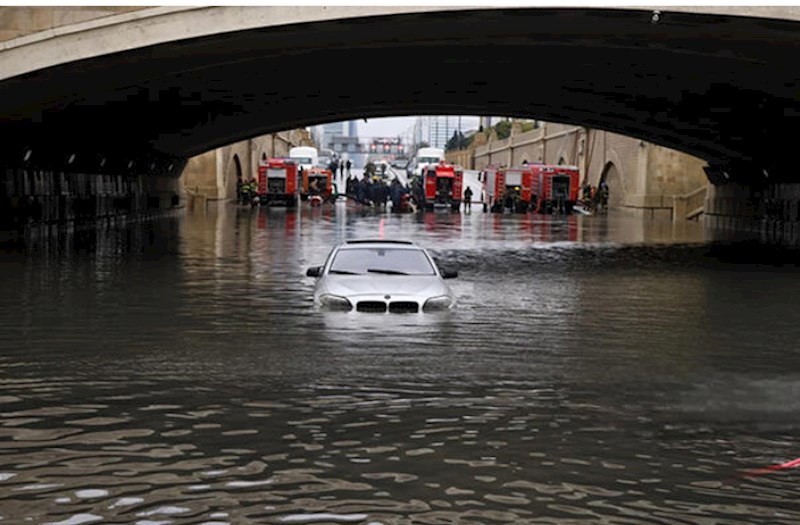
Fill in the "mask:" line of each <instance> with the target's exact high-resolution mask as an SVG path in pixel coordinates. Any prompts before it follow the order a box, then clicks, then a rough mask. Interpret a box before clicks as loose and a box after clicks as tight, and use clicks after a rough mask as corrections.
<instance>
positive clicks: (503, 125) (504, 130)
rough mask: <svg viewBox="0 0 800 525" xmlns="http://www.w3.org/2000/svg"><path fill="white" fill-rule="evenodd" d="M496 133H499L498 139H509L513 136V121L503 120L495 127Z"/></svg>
mask: <svg viewBox="0 0 800 525" xmlns="http://www.w3.org/2000/svg"><path fill="white" fill-rule="evenodd" d="M494 131H495V133H497V138H498V139H500V140H503V139H507V138H508V137H510V136H511V121H508V120H501V121H500V122H498V123H497V124H495V126H494Z"/></svg>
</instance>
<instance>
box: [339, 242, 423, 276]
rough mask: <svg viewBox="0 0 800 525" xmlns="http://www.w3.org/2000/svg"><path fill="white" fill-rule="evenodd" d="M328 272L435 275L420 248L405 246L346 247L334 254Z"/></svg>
mask: <svg viewBox="0 0 800 525" xmlns="http://www.w3.org/2000/svg"><path fill="white" fill-rule="evenodd" d="M329 273H338V274H359V275H360V274H368V273H375V274H386V275H435V274H436V272H435V271H434V269H433V266H432V265H431V262H430V260H429V259H428V257H427V256H426V255H425V253H424V252H422V251H421V250H413V249H411V250H410V249H407V248H347V249H344V250H339V252H338V253H337V254H336V256H335V258H334V259H333V262H332V263H331V268H330V270H329Z"/></svg>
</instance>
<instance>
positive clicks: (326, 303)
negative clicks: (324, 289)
mask: <svg viewBox="0 0 800 525" xmlns="http://www.w3.org/2000/svg"><path fill="white" fill-rule="evenodd" d="M319 304H320V306H322V307H323V308H327V309H328V310H341V311H350V310H352V309H353V305H352V304H350V301H348V300H347V298H346V297H341V296H339V295H330V294H324V295H320V296H319Z"/></svg>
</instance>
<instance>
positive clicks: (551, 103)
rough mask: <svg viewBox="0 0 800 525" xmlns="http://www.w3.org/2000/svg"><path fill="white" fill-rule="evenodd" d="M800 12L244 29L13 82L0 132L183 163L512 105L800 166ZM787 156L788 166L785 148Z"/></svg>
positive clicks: (471, 15)
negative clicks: (339, 128)
mask: <svg viewBox="0 0 800 525" xmlns="http://www.w3.org/2000/svg"><path fill="white" fill-rule="evenodd" d="M798 28H800V25H798V23H796V22H789V21H778V20H768V19H750V18H738V17H729V16H710V15H697V14H688V13H669V12H666V13H662V15H661V17H660V20H659V22H658V23H653V22H652V19H651V12H650V11H635V10H618V9H615V10H607V9H564V8H559V9H544V8H533V9H530V8H529V9H524V8H512V9H499V10H491V11H486V10H480V11H457V12H447V13H441V14H436V13H427V14H404V15H395V16H387V17H382V18H378V19H351V20H346V21H341V22H318V23H313V24H298V25H293V26H284V27H282V28H280V29H275V28H272V29H269V30H267V29H260V30H248V31H240V32H235V33H228V34H224V35H216V36H210V37H204V38H197V39H192V40H186V41H180V42H175V43H170V44H163V45H159V46H153V47H149V48H144V49H139V50H134V51H129V52H125V53H118V54H114V55H106V56H99V57H97V58H94V59H89V60H83V61H80V62H75V63H69V64H64V65H61V66H57V67H52V68H49V69H47V70H42V71H38V72H34V73H31V74H27V75H24V76H22V77H17V78H14V79H10V80H7V81H4V82H2V83H0V115H2V121H0V126H2V128H3V132H4V133H3V134H4V136H13V137H21V138H20V140H21V141H27V143H29V144H30V143H51V144H63V145H64V147H67V148H72V149H76V148H77V149H83V150H86V149H95V150H97V149H104V150H122V149H127V150H147V149H153V150H155V151H157V152H160V153H165V154H168V155H174V156H178V157H187V156H192V155H195V154H198V153H201V152H203V151H206V150H209V149H213V148H215V147H218V146H221V145H224V144H228V143H230V142H234V141H237V140H242V139H245V138H249V137H252V136H257V135H261V134H264V133H267V132H271V131H278V130H283V129H288V128H293V127H297V126H303V125H311V124H317V123H322V122H333V121H341V120H348V119H355V118H361V117H380V116H397V115H419V114H453V115H457V114H461V115H481V114H483V115H508V116H519V117H530V118H538V119H541V120H546V121H553V122H565V123H574V124H580V125H585V126H588V127H591V128H596V129H606V130H610V131H614V132H618V133H622V134H625V135H630V136H634V137H638V138H641V139H644V140H647V141H650V142H653V143H656V144H661V145H664V146H667V147H672V148H675V149H678V150H681V151H685V152H687V153H690V154H693V155H697V156H699V157H702V158H706V159H707V160H709V161H712V162H722V163H725V162H737V161H747V162H749V161H752V162H756V163H758V164H759V165H764V166H766V165H769V166H770V167H773V166H775V167H781V166H789V165H790V164H789V159H788V154H789V152H790V151H792V148H791V147H790V142H791V141H792V135H793V134H792V133H791V131H790V130H792V129H793V127H794V124H796V123H797V122H798V119H797V115H798V112H799V111H800V100H799V99H798V87H797V86H798V75H800V73H798V69H797V68H796V66H795V62H796V61H795V54H796V51H797V47H798V43H799V42H800V40H798V38H797V35H798V34H800V33H798ZM784 156H786V157H787V158H784Z"/></svg>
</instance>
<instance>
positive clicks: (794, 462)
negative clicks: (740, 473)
mask: <svg viewBox="0 0 800 525" xmlns="http://www.w3.org/2000/svg"><path fill="white" fill-rule="evenodd" d="M794 467H800V458H797V459H793V460H792V461H787V462H786V463H779V464H777V465H770V466H769V467H764V468H759V469H753V470H748V471H746V472H745V476H763V475H764V474H769V473H770V472H776V471H778V470H785V469H789V468H794Z"/></svg>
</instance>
